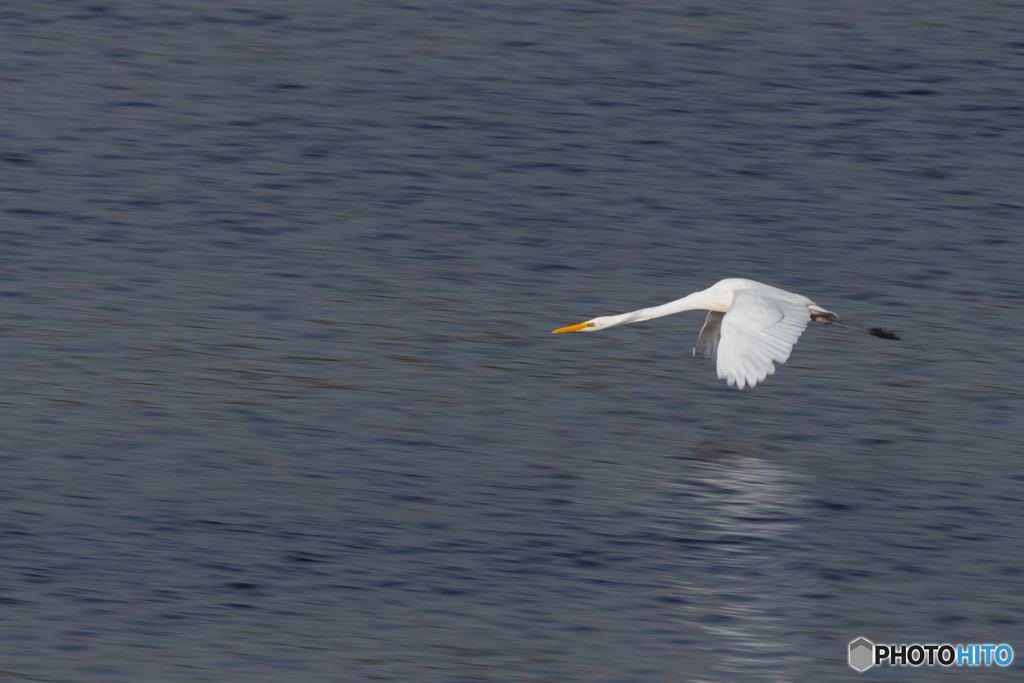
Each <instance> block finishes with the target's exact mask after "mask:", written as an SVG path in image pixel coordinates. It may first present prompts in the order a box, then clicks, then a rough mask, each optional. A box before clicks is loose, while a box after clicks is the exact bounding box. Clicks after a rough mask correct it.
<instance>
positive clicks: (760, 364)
mask: <svg viewBox="0 0 1024 683" xmlns="http://www.w3.org/2000/svg"><path fill="white" fill-rule="evenodd" d="M694 310H704V311H709V313H708V316H707V318H706V319H705V321H704V327H703V329H701V332H700V337H699V338H698V340H697V346H696V347H694V350H693V352H694V355H702V356H706V357H710V358H717V366H718V378H719V379H724V380H726V381H727V382H728V383H729V386H732V385H734V384H735V385H736V386H737V388H739V389H743V387H745V386H751V387H753V386H754V385H756V384H757V383H758V382H763V381H764V379H765V377H767V376H768V375H771V374H774V373H775V363H785V362H786V360H787V359H788V358H789V354H790V351H792V349H793V345H794V344H796V342H797V339H799V338H800V335H801V334H802V333H803V331H804V329H806V328H807V323H809V322H810V321H811V320H816V321H818V322H823V323H832V322H833V321H834V320H835V319H836V317H837V316H836V314H835V313H832V312H831V311H828V310H826V309H824V308H821V307H820V306H818V305H816V304H815V303H814V302H813V301H811V300H810V299H808V298H807V297H805V296H802V295H800V294H794V293H793V292H787V291H786V290H784V289H779V288H778V287H772V286H771V285H766V284H762V283H760V282H755V281H754V280H745V279H743V278H729V279H727V280H722V281H721V282H718V283H717V284H715V285H712V286H711V287H708V288H707V289H705V290H703V291H701V292H694V293H693V294H690V295H688V296H684V297H683V298H682V299H677V300H676V301H670V302H669V303H667V304H662V305H661V306H652V307H651V308H643V309H640V310H639V311H633V312H631V313H623V314H621V315H609V316H602V317H599V318H593V319H592V320H588V321H587V322H585V323H580V324H579V325H571V326H569V327H563V328H560V329H557V330H555V332H595V331H597V330H602V329H605V328H607V327H614V326H615V325H625V324H627V323H635V322H639V321H641V320H650V319H651V318H660V317H661V316H665V315H671V314H673V313H681V312H683V311H694ZM835 324H839V323H835ZM844 327H845V326H844ZM854 329H860V328H854ZM862 331H864V332H870V333H871V334H875V335H876V336H888V337H889V338H898V337H896V336H895V335H893V334H892V333H890V332H887V331H886V330H882V329H880V328H874V329H873V330H862Z"/></svg>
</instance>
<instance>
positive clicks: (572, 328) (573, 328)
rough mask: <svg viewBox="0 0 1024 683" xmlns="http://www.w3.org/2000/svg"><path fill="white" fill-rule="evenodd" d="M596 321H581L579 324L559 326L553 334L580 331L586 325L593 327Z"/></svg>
mask: <svg viewBox="0 0 1024 683" xmlns="http://www.w3.org/2000/svg"><path fill="white" fill-rule="evenodd" d="M593 326H594V323H580V324H579V325H569V327H559V328H558V329H557V330H555V331H554V332H552V333H551V334H558V333H559V332H579V331H580V330H582V329H583V328H585V327H593Z"/></svg>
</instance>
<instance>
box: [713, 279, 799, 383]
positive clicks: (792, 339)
mask: <svg viewBox="0 0 1024 683" xmlns="http://www.w3.org/2000/svg"><path fill="white" fill-rule="evenodd" d="M810 317H811V316H810V313H809V311H808V308H807V304H806V303H802V302H800V301H787V300H785V299H781V298H777V297H773V296H770V295H768V296H765V295H762V294H758V293H757V292H755V291H753V290H750V289H738V290H736V292H735V293H734V294H733V300H732V304H731V305H730V306H729V310H728V312H726V314H725V316H724V317H723V318H722V328H721V335H722V339H721V341H720V342H719V344H718V378H719V379H724V380H727V381H728V382H729V386H732V385H733V384H735V385H736V386H737V388H739V389H742V388H743V387H744V386H751V387H752V386H754V385H755V384H757V383H758V382H763V381H764V378H765V377H767V376H768V375H771V374H774V373H775V363H785V362H786V359H788V358H789V352H790V351H792V350H793V344H796V340H797V339H799V338H800V335H801V334H802V333H803V331H804V330H805V329H806V328H807V323H808V322H809V321H810ZM706 324H707V323H705V325H706ZM773 361H774V362H773Z"/></svg>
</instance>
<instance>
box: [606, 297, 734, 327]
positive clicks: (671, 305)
mask: <svg viewBox="0 0 1024 683" xmlns="http://www.w3.org/2000/svg"><path fill="white" fill-rule="evenodd" d="M710 291H711V290H709V289H705V290H704V291H702V292H694V293H693V294H689V295H687V296H684V297H683V298H682V299H676V300H675V301H670V302H668V303H667V304H662V305H660V306H651V307H650V308H641V309H640V310H639V311H631V312H630V313H623V314H621V315H610V316H608V317H607V318H606V320H608V322H609V324H608V325H607V327H612V326H614V325H625V324H627V323H635V322H640V321H641V320H650V319H651V318H660V317H662V316H665V315H672V314H673V313H682V312H683V311H727V310H729V304H731V303H732V301H731V297H730V301H725V300H724V298H722V297H721V296H716V295H713V294H710V293H709V292H710Z"/></svg>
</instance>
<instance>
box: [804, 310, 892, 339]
mask: <svg viewBox="0 0 1024 683" xmlns="http://www.w3.org/2000/svg"><path fill="white" fill-rule="evenodd" d="M811 320H813V321H814V322H816V323H822V324H823V325H835V326H837V327H843V328H846V329H847V330H857V331H858V332H863V333H864V334H872V335H874V336H876V337H881V338H882V339H899V337H897V336H896V335H895V334H893V333H892V332H890V331H889V330H887V329H885V328H884V327H855V326H853V325H844V324H843V323H840V322H836V321H835V320H833V319H832V318H829V317H827V316H824V315H815V314H814V313H811Z"/></svg>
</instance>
